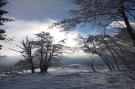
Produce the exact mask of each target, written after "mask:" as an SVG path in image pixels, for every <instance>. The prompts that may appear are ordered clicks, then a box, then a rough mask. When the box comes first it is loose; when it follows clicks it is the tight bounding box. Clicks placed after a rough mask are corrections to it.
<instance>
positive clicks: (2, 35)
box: [0, 0, 13, 49]
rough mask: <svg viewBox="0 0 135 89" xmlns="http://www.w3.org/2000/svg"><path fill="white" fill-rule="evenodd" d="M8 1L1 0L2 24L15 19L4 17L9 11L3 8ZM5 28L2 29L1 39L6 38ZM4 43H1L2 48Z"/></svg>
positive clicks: (0, 17)
mask: <svg viewBox="0 0 135 89" xmlns="http://www.w3.org/2000/svg"><path fill="white" fill-rule="evenodd" d="M7 3H8V2H7V1H6V0H0V26H2V25H4V22H10V21H13V20H12V19H9V18H5V17H3V15H4V14H7V13H8V12H7V11H5V10H2V7H3V6H5V5H6V4H7ZM4 33H5V30H3V29H0V40H5V35H4ZM1 47H2V45H1V44H0V49H1Z"/></svg>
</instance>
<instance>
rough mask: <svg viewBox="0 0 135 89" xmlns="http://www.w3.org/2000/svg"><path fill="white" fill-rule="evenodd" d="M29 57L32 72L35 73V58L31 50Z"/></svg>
mask: <svg viewBox="0 0 135 89" xmlns="http://www.w3.org/2000/svg"><path fill="white" fill-rule="evenodd" d="M29 58H30V65H31V72H32V73H34V72H35V71H34V64H33V59H32V56H31V52H30V55H29Z"/></svg>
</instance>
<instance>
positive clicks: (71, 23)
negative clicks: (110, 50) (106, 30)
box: [55, 0, 135, 44]
mask: <svg viewBox="0 0 135 89" xmlns="http://www.w3.org/2000/svg"><path fill="white" fill-rule="evenodd" d="M75 1H76V3H77V4H78V5H79V6H80V7H79V8H78V9H74V10H71V11H70V15H71V16H72V17H71V18H70V19H65V20H63V21H61V22H60V23H56V24H55V25H61V26H62V27H63V28H64V29H66V30H69V29H71V28H73V27H75V26H77V25H78V24H81V23H91V24H92V23H94V24H96V25H101V26H103V27H106V26H108V25H109V24H111V23H113V22H119V21H123V22H124V23H125V25H126V31H127V33H128V34H129V36H130V38H131V39H132V41H133V43H134V44H135V31H134V28H133V27H132V26H131V22H133V23H134V21H135V1H134V0H75Z"/></svg>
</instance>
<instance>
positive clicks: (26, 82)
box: [0, 71, 135, 89]
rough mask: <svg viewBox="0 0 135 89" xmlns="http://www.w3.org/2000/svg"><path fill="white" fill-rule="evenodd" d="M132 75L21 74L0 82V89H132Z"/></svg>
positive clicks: (111, 73) (105, 73)
mask: <svg viewBox="0 0 135 89" xmlns="http://www.w3.org/2000/svg"><path fill="white" fill-rule="evenodd" d="M134 74H135V73H129V74H128V75H126V73H123V72H102V73H101V72H100V73H92V72H89V73H87V72H84V73H83V72H74V73H73V72H69V71H64V72H49V73H47V74H40V73H35V74H23V75H18V76H16V77H14V78H12V77H9V78H5V79H3V80H0V89H134V88H135V85H134V82H135V77H134V76H133V75H134ZM132 87H134V88H132Z"/></svg>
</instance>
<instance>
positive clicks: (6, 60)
mask: <svg viewBox="0 0 135 89" xmlns="http://www.w3.org/2000/svg"><path fill="white" fill-rule="evenodd" d="M19 60H23V57H21V56H7V57H6V58H4V59H1V60H0V65H14V64H15V63H17V62H18V61H19Z"/></svg>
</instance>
